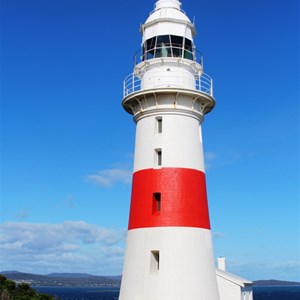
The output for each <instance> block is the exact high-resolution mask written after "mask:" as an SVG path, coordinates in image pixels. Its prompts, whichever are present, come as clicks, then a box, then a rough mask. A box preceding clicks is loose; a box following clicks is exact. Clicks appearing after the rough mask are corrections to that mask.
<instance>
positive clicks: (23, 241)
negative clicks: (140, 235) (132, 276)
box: [0, 221, 126, 275]
mask: <svg viewBox="0 0 300 300" xmlns="http://www.w3.org/2000/svg"><path fill="white" fill-rule="evenodd" d="M0 233H1V236H0V249H1V252H0V253H1V256H2V257H1V258H0V259H1V261H2V262H3V263H2V264H1V268H2V270H4V269H6V270H16V269H17V270H19V271H24V272H35V273H41V274H46V273H50V272H54V271H55V272H56V271H61V272H88V273H94V274H99V275H101V274H102V275H106V274H108V275H115V274H120V273H121V272H122V263H123V254H124V241H125V234H126V231H125V230H123V229H122V230H121V229H120V230H115V229H107V228H102V227H99V226H96V225H91V224H88V223H86V222H83V221H78V222H73V221H69V222H64V223H61V224H33V223H25V222H8V223H4V224H1V226H0Z"/></svg>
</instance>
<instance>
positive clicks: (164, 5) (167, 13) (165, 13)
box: [145, 0, 191, 25]
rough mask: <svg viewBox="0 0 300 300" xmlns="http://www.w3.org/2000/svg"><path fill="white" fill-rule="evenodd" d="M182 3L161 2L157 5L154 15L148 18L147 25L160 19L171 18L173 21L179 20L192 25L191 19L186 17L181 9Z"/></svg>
mask: <svg viewBox="0 0 300 300" xmlns="http://www.w3.org/2000/svg"><path fill="white" fill-rule="evenodd" d="M180 6H181V3H180V2H179V1H178V0H159V1H157V2H156V4H155V9H154V11H153V12H152V14H151V15H150V16H149V17H148V19H147V20H146V22H145V25H146V24H147V23H150V22H153V21H156V20H159V19H165V18H171V19H177V20H181V21H184V22H189V23H191V21H190V19H189V18H188V17H187V16H186V14H185V13H184V12H183V11H182V10H181V9H180Z"/></svg>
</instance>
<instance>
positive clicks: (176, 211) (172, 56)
mask: <svg viewBox="0 0 300 300" xmlns="http://www.w3.org/2000/svg"><path fill="white" fill-rule="evenodd" d="M140 32H141V35H142V44H141V50H140V51H139V52H138V53H137V54H136V59H135V66H134V70H133V73H132V74H130V75H128V76H127V77H126V78H125V80H124V98H123V101H122V105H123V107H124V109H125V110H126V111H127V112H128V113H130V114H131V115H133V119H134V121H135V123H136V140H135V154H134V168H133V179H132V193H131V204H130V214H129V223H128V234H127V245H126V253H125V261H124V269H123V276H122V283H121V289H120V296H119V300H185V299H186V300H218V299H219V294H218V287H217V281H216V273H215V266H214V258H213V245H212V237H211V230H210V220H209V211H208V202H207V195H206V181H205V169H204V158H203V142H202V134H201V124H202V122H203V121H204V115H205V114H207V113H208V112H210V111H211V110H212V109H213V107H214V105H215V100H214V98H213V86H212V79H211V78H210V77H209V76H208V75H207V74H205V73H204V70H203V58H202V55H201V53H200V52H198V50H197V49H196V47H195V44H194V36H195V34H196V30H195V26H194V24H193V23H192V22H191V21H190V19H189V18H188V17H187V15H186V14H185V12H184V11H183V10H182V9H181V3H180V2H179V1H178V0H159V1H157V2H156V3H155V7H154V10H153V11H152V12H151V14H150V16H149V17H148V19H147V20H146V22H145V23H144V24H143V25H141V27H140Z"/></svg>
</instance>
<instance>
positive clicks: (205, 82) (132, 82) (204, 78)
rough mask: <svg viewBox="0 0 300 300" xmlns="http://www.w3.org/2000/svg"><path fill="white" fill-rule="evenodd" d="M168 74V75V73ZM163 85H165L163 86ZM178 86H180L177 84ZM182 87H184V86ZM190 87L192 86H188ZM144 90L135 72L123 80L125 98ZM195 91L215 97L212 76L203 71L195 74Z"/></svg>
mask: <svg viewBox="0 0 300 300" xmlns="http://www.w3.org/2000/svg"><path fill="white" fill-rule="evenodd" d="M166 76H167V75H166ZM161 87H163V86H161ZM176 87H178V86H176ZM181 88H184V86H182V87H181ZM188 89H190V88H188ZM141 90H142V86H141V79H140V78H139V77H137V76H136V75H135V74H134V73H131V74H129V75H128V76H126V78H125V79H124V82H123V96H124V98H125V97H127V96H128V95H130V94H132V93H136V92H139V91H141ZM194 90H195V91H197V92H202V93H204V94H207V95H209V96H212V97H213V81H212V78H211V77H210V76H209V75H207V74H205V73H202V75H201V76H198V75H195V88H194Z"/></svg>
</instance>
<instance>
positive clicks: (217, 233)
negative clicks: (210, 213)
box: [213, 231, 225, 238]
mask: <svg viewBox="0 0 300 300" xmlns="http://www.w3.org/2000/svg"><path fill="white" fill-rule="evenodd" d="M224 236H225V235H224V234H223V233H222V232H219V231H216V232H214V233H213V237H214V238H223V237H224Z"/></svg>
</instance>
